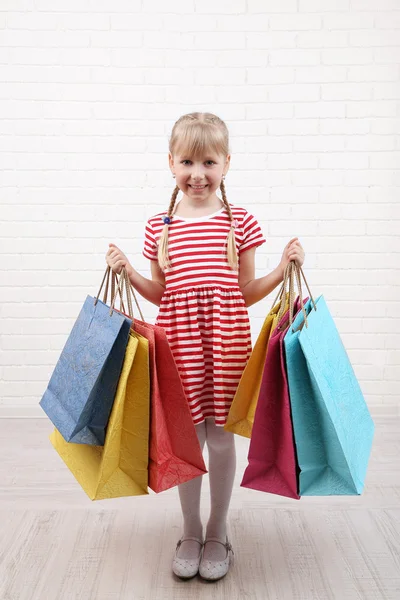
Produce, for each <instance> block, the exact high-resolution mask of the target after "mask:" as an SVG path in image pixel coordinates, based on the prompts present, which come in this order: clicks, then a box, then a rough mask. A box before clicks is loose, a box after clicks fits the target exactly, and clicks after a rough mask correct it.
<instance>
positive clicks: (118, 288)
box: [94, 265, 144, 321]
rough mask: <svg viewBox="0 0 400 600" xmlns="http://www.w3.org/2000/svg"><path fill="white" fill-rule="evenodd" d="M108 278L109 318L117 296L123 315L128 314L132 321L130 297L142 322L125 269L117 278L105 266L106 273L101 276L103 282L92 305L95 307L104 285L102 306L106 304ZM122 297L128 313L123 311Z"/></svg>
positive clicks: (141, 314) (109, 268)
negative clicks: (109, 293) (126, 304)
mask: <svg viewBox="0 0 400 600" xmlns="http://www.w3.org/2000/svg"><path fill="white" fill-rule="evenodd" d="M110 277H111V306H110V316H111V315H112V313H113V310H114V308H115V302H116V299H117V296H118V295H119V297H120V306H121V310H122V311H123V312H124V313H125V314H128V316H129V317H130V318H131V319H132V321H133V319H134V315H133V305H132V295H133V298H134V300H135V303H136V306H137V308H138V311H139V314H140V317H141V319H142V321H144V317H143V313H142V311H141V309H140V306H139V303H138V300H137V297H136V294H135V290H134V288H133V285H132V284H131V282H130V279H129V276H128V273H127V271H126V269H125V267H123V268H122V270H121V273H120V277H119V278H118V276H117V274H116V273H114V271H112V269H111V267H110V266H108V265H107V268H106V271H105V273H104V276H103V280H102V282H101V285H100V289H99V291H98V294H97V296H95V300H94V304H95V305H96V304H97V302H98V299H99V297H100V294H101V290H102V289H103V286H104V283H105V284H106V285H105V289H104V294H103V302H104V304H107V299H108V290H109V287H110ZM124 295H125V296H126V300H127V303H128V312H126V310H125V306H124Z"/></svg>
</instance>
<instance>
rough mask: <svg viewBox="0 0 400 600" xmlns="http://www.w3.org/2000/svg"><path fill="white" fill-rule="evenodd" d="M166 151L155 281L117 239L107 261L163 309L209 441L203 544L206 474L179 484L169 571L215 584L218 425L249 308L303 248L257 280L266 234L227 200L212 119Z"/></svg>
mask: <svg viewBox="0 0 400 600" xmlns="http://www.w3.org/2000/svg"><path fill="white" fill-rule="evenodd" d="M169 150H170V152H169V166H170V169H171V172H172V176H173V177H174V178H176V186H175V189H174V191H173V193H172V198H171V202H170V204H169V207H168V210H167V211H166V212H162V213H158V214H156V215H155V216H153V217H151V218H150V219H149V220H148V221H147V225H146V230H145V244H144V249H143V254H144V256H145V257H147V258H149V259H150V260H151V263H150V264H151V275H152V279H151V280H150V279H146V278H145V277H143V276H142V275H140V274H139V273H138V272H137V271H136V270H135V269H134V268H133V267H132V265H131V264H130V263H129V261H128V259H127V258H126V256H125V255H124V254H123V253H122V252H121V250H120V249H119V248H117V247H116V246H115V245H114V244H110V248H109V250H108V252H107V255H106V261H107V263H108V265H109V266H110V267H111V268H112V269H113V271H115V272H116V273H120V272H121V269H122V267H125V268H126V269H127V272H128V275H129V278H130V280H131V282H132V285H133V286H134V288H135V289H136V290H137V291H138V292H139V294H140V295H141V296H143V297H144V298H146V299H147V300H149V301H150V302H153V303H154V304H156V305H157V306H159V307H160V308H159V313H158V316H157V320H156V325H160V326H162V327H163V328H164V329H165V331H166V334H167V337H168V341H169V343H170V346H171V349H172V352H173V355H174V358H175V361H176V364H177V367H178V370H179V373H180V376H181V379H182V382H183V386H184V389H185V392H186V396H187V399H188V403H189V406H190V409H191V414H192V417H193V422H194V424H195V427H196V430H197V435H198V438H199V441H200V446H201V448H202V449H203V448H204V443H205V442H206V441H207V447H208V451H209V466H208V470H209V477H210V492H211V513H210V518H209V520H208V523H207V528H206V536H205V541H204V540H203V526H202V523H201V519H200V492H201V485H202V479H203V478H202V477H197V478H196V479H193V480H191V481H189V482H187V483H184V484H182V485H180V486H179V488H178V489H179V498H180V502H181V507H182V513H183V535H182V538H181V539H180V540H179V542H178V544H177V547H176V551H175V556H174V559H173V566H172V568H173V571H174V573H175V574H176V575H178V576H179V577H182V578H190V577H193V576H194V575H196V573H197V572H199V573H200V575H201V576H202V577H203V578H205V579H209V580H216V579H220V578H221V577H223V576H224V575H226V573H227V572H228V569H229V565H230V563H231V557H232V554H233V550H232V546H231V544H230V543H229V540H228V537H227V514H228V508H229V503H230V498H231V493H232V487H233V482H234V477H235V469H236V454H235V445H234V435H233V434H232V433H230V432H228V431H225V430H224V427H223V426H224V424H225V422H226V419H227V415H228V412H229V408H230V405H231V402H232V400H233V396H234V394H235V390H236V387H237V385H238V383H239V380H240V377H241V374H242V371H243V369H244V367H245V365H246V362H247V360H248V358H249V356H250V352H251V335H250V323H249V317H248V312H247V307H248V306H251V305H252V304H254V303H255V302H258V301H259V300H261V299H262V298H264V297H265V296H267V295H268V294H269V293H270V292H272V290H274V289H275V288H276V287H277V286H278V285H279V284H280V283H281V282H282V281H283V274H284V271H285V267H286V265H287V264H288V262H289V261H291V260H294V261H295V262H296V263H297V264H298V265H300V266H301V265H302V264H303V262H304V251H303V248H302V246H301V244H300V242H299V241H298V238H293V239H292V240H290V242H289V243H288V244H287V246H286V247H285V249H284V251H283V255H282V258H281V261H280V263H279V265H278V266H277V267H276V269H275V270H274V271H272V272H271V273H270V274H269V275H265V276H264V277H261V278H259V279H255V278H254V274H255V250H256V248H257V247H258V246H260V245H261V244H263V243H264V242H265V238H264V236H263V234H262V232H261V229H260V227H259V225H258V223H257V221H256V219H255V218H254V216H252V215H251V214H249V213H248V212H247V211H246V210H245V209H244V208H240V207H238V206H234V205H232V204H230V203H229V202H228V200H227V196H226V190H225V184H224V179H225V177H226V174H227V172H228V169H229V164H230V154H229V137H228V130H227V127H226V125H225V123H224V122H223V121H222V120H221V119H220V118H219V117H217V116H215V115H213V114H211V113H198V112H195V113H191V114H187V115H183V116H182V117H181V118H180V119H178V121H177V122H176V123H175V125H174V127H173V129H172V135H171V139H170V143H169ZM218 187H219V188H220V190H221V196H222V198H219V196H217V194H216V191H217V189H218ZM179 191H182V192H183V196H182V198H181V199H180V200H179V201H177V196H178V193H179Z"/></svg>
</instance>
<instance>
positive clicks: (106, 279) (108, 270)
mask: <svg viewBox="0 0 400 600" xmlns="http://www.w3.org/2000/svg"><path fill="white" fill-rule="evenodd" d="M111 273H112V271H111V267H109V266H107V267H106V270H105V273H104V276H103V281H102V282H101V285H100V289H99V291H98V293H97V296H95V297H94V305H95V306H96V304H97V302H98V299H99V297H100V293H101V290H102V289H103V286H104V282H105V283H106V286H105V289H104V294H103V302H104V304H107V298H108V288H109V285H110V274H111ZM113 275H114V273H113ZM117 292H118V290H117ZM115 295H116V291H115V278H114V277H112V279H111V302H112V300H113V299H114V297H115Z"/></svg>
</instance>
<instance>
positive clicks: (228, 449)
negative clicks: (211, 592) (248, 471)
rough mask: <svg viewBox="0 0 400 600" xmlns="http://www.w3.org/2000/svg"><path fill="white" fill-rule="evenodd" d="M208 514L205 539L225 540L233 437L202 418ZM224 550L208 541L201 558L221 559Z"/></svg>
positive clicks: (233, 458)
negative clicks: (206, 466) (207, 458)
mask: <svg viewBox="0 0 400 600" xmlns="http://www.w3.org/2000/svg"><path fill="white" fill-rule="evenodd" d="M206 430H207V436H206V440H207V447H208V454H209V467H208V471H209V477H210V494H211V513H210V518H209V521H208V523H207V531H206V538H209V537H216V538H218V539H219V540H221V541H222V542H225V541H226V533H227V531H226V521H227V516H228V509H229V503H230V500H231V496H232V488H233V483H234V479H235V471H236V449H235V437H234V434H233V433H231V432H229V431H225V429H224V428H223V427H221V426H219V427H218V426H216V425H215V421H214V419H206ZM225 557H226V551H225V548H223V546H221V544H218V543H216V542H210V543H208V544H207V545H206V546H205V550H204V558H205V559H207V560H216V561H218V560H223V559H224V558H225Z"/></svg>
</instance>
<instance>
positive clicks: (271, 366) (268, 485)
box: [240, 298, 305, 500]
mask: <svg viewBox="0 0 400 600" xmlns="http://www.w3.org/2000/svg"><path fill="white" fill-rule="evenodd" d="M304 302H305V301H304ZM300 306H301V304H300V299H299V298H297V300H296V302H295V303H294V313H295V314H297V313H298V311H299V310H300ZM289 310H290V309H289ZM289 310H288V311H286V312H285V314H284V315H283V317H282V318H281V319H280V321H279V323H278V326H277V327H276V329H275V331H274V332H273V334H272V336H271V337H270V340H269V346H268V354H267V357H266V361H265V366H264V372H263V377H262V382H261V387H260V394H259V397H258V402H257V408H256V413H255V416H254V425H253V431H252V436H251V440H250V446H249V453H248V461H249V464H248V466H247V468H246V470H245V472H244V475H243V480H242V483H241V484H240V485H241V486H242V487H246V488H250V489H253V490H259V491H261V492H269V493H270V494H278V495H280V496H287V497H289V498H294V499H296V500H298V499H299V498H300V496H299V494H298V475H299V470H298V463H297V457H296V450H295V442H294V435H293V426H292V418H291V411H290V401H289V387H288V382H287V376H286V367H285V354H284V345H283V338H284V337H285V335H286V331H287V330H288V326H289Z"/></svg>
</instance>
